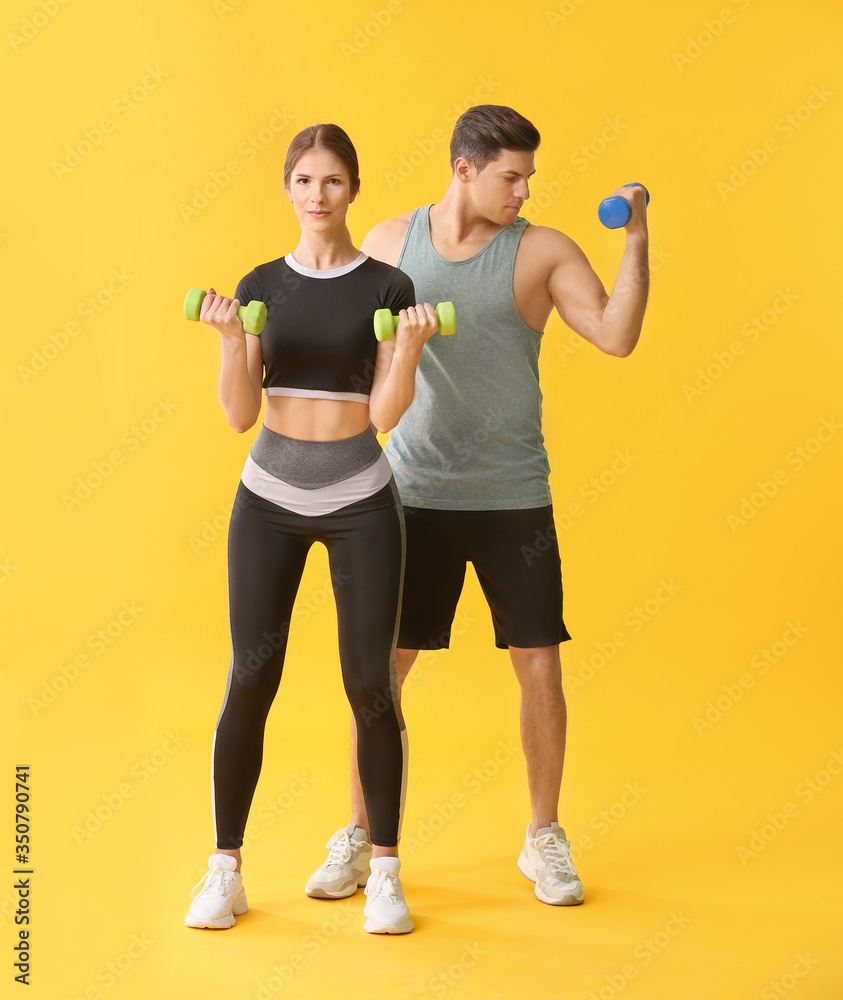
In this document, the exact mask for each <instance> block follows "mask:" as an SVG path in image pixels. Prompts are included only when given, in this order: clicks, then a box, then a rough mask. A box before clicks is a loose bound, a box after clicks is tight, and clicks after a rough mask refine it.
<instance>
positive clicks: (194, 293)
mask: <svg viewBox="0 0 843 1000" xmlns="http://www.w3.org/2000/svg"><path fill="white" fill-rule="evenodd" d="M207 294H208V293H207V292H206V291H205V289H204V288H191V289H190V291H189V292H188V293H187V295H186V296H185V299H184V315H185V318H186V319H190V320H198V319H199V314H200V312H201V309H202V303H203V301H204V300H205V296H206V295H207ZM237 318H238V319H239V320H240V322H241V323H242V324H243V329H244V330H245V331H246V333H251V334H252V335H253V336H255V337H258V336H260V333H261V331H262V330H263V328H264V326H265V324H266V304H265V303H264V302H260V301H259V300H257V299H252V301H251V302H250V303H249V304H248V305H247V306H238V307H237Z"/></svg>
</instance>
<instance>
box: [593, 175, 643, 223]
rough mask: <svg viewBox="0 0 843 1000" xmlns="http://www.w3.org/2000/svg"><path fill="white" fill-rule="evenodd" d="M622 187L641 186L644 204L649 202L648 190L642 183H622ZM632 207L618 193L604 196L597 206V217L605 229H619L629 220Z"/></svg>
mask: <svg viewBox="0 0 843 1000" xmlns="http://www.w3.org/2000/svg"><path fill="white" fill-rule="evenodd" d="M623 187H628V188H629V187H643V188H644V197H645V198H646V204H647V205H649V204H650V192H649V191H648V190H647V189H646V188H645V187H644V185H643V184H624V185H623ZM631 214H632V208H631V206H630V204H629V202H628V201H627V200H626V198H621V196H620V195H619V194H613V195H612V197H611V198H604V199H603V201H601V202H600V204H599V206H598V208H597V217H598V219H600V221H601V222H602V223H603V225H604V226H605V227H606V228H607V229H620V228H621V227H622V226H625V225H626V224H627V222H629V217H630V215H631Z"/></svg>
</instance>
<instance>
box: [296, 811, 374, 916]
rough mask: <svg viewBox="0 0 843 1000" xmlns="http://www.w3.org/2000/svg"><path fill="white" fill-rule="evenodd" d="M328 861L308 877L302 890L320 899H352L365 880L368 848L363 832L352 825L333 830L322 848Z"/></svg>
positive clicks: (367, 865)
mask: <svg viewBox="0 0 843 1000" xmlns="http://www.w3.org/2000/svg"><path fill="white" fill-rule="evenodd" d="M325 846H326V847H327V848H328V859H327V861H325V863H324V864H323V865H320V867H319V868H317V869H316V871H315V872H314V873H313V874H312V875H311V876H310V878H309V879H308V880H307V885H306V886H305V887H304V891H305V892H306V893H307V894H308V896H317V897H319V898H321V899H342V898H343V897H345V896H353V895H354V893H355V892H357V890H358V889H359V888H360V886H363V885H365V884H366V880H367V879H368V878H369V859H370V858H371V857H372V845H371V844H370V843H369V842H368V840H366V831H365V830H363V829H361V828H360V827H359V826H355V825H354V824H353V823H349V824H348V826H347V827H346V828H345V829H344V830H337V832H336V833H335V834H334V835H333V837H331V839H330V840H329V841H328V843H327V844H326V845H325Z"/></svg>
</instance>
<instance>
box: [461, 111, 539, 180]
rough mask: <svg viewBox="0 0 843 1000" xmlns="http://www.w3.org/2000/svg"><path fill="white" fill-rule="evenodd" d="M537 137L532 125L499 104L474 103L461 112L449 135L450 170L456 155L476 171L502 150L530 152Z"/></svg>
mask: <svg viewBox="0 0 843 1000" xmlns="http://www.w3.org/2000/svg"><path fill="white" fill-rule="evenodd" d="M540 142H541V136H540V135H539V130H538V129H537V128H536V126H535V125H533V123H532V122H529V121H527V119H526V118H525V117H524V116H523V115H519V114H518V112H517V111H513V110H512V108H507V107H504V106H503V105H502V104H478V105H477V106H476V107H473V108H469V109H468V111H465V112H463V114H462V115H460V117H459V119H458V120H457V124H456V125H455V126H454V134H453V135H452V136H451V170H453V169H454V164H455V163H456V161H457V157H458V156H464V157H465V158H466V159H467V160H469V161H470V162H471V163H473V164H474V166H475V167H476V168H477V172H478V173H480V171H482V170H485V169H486V167H487V166H488V165H489V164H490V163H491V162H492V161H493V160H496V159H497V158H498V157H499V156H500V155H501V150H502V149H514V150H517V151H518V152H525V153H532V152H534V151H535V150H537V149H538V148H539V143H540Z"/></svg>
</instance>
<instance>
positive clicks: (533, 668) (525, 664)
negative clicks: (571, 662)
mask: <svg viewBox="0 0 843 1000" xmlns="http://www.w3.org/2000/svg"><path fill="white" fill-rule="evenodd" d="M509 654H510V657H511V659H512V665H513V667H514V668H515V674H516V677H517V678H518V682H519V684H520V685H521V687H522V688H531V689H532V688H542V689H545V690H548V691H556V690H558V691H559V693H560V694H561V692H562V664H561V662H560V660H559V647H558V646H538V647H536V648H535V649H525V648H521V647H515V646H510V647H509Z"/></svg>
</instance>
